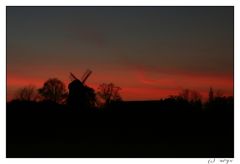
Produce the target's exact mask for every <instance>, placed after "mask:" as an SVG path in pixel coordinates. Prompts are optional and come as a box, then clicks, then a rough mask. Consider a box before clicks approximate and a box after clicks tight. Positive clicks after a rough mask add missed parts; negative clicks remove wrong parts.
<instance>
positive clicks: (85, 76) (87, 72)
mask: <svg viewBox="0 0 240 164" xmlns="http://www.w3.org/2000/svg"><path fill="white" fill-rule="evenodd" d="M91 74H92V71H91V70H89V69H87V70H86V72H85V73H84V74H83V75H82V77H81V80H79V79H78V78H77V77H76V76H75V75H74V74H73V73H71V72H70V80H71V81H74V80H78V81H80V82H82V84H83V85H84V83H85V82H86V80H87V79H88V77H89V76H90V75H91Z"/></svg>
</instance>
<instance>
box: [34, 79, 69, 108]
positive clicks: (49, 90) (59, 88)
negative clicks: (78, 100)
mask: <svg viewBox="0 0 240 164" xmlns="http://www.w3.org/2000/svg"><path fill="white" fill-rule="evenodd" d="M38 92H39V94H40V95H42V96H43V98H44V99H45V100H50V101H53V102H55V103H62V102H64V100H65V98H66V97H67V92H66V87H65V85H64V83H63V82H62V81H60V80H59V79H57V78H50V79H49V80H47V81H46V82H45V83H44V84H43V87H42V88H40V89H38Z"/></svg>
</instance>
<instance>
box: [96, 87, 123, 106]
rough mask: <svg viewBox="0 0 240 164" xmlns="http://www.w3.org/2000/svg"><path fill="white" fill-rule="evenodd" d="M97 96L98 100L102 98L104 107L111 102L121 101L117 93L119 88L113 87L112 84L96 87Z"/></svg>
mask: <svg viewBox="0 0 240 164" xmlns="http://www.w3.org/2000/svg"><path fill="white" fill-rule="evenodd" d="M98 90H99V91H98V92H97V94H98V95H99V97H100V98H102V99H103V100H104V102H105V105H108V104H110V103H111V101H121V100H122V98H121V96H120V93H119V91H120V90H121V88H120V87H118V86H115V85H114V84H113V83H109V84H107V83H102V84H100V85H99V87H98Z"/></svg>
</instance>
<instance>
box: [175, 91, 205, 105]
mask: <svg viewBox="0 0 240 164" xmlns="http://www.w3.org/2000/svg"><path fill="white" fill-rule="evenodd" d="M179 97H180V98H182V99H184V100H187V101H189V102H197V101H201V98H202V96H201V94H200V93H199V92H197V91H195V90H189V89H184V90H182V91H181V92H180V93H179Z"/></svg>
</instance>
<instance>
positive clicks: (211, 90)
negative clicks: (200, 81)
mask: <svg viewBox="0 0 240 164" xmlns="http://www.w3.org/2000/svg"><path fill="white" fill-rule="evenodd" d="M213 99H214V93H213V89H212V87H210V89H209V92H208V101H209V102H211V101H213Z"/></svg>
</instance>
